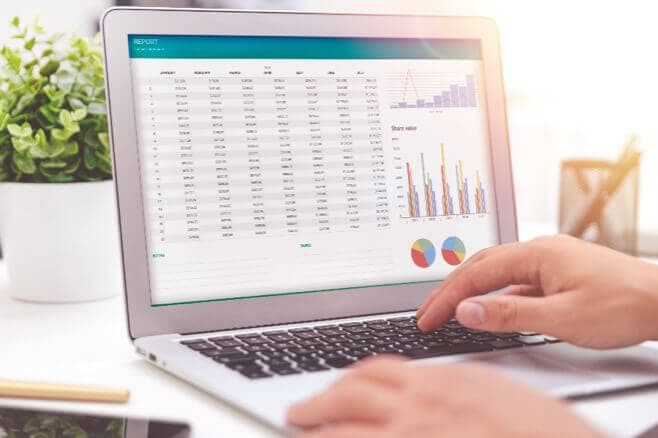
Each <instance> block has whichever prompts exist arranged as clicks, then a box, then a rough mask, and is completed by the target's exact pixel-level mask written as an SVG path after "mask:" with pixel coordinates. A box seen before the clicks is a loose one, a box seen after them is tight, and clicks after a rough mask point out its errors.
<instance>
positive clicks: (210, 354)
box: [200, 349, 223, 357]
mask: <svg viewBox="0 0 658 438" xmlns="http://www.w3.org/2000/svg"><path fill="white" fill-rule="evenodd" d="M200 353H201V354H203V355H204V356H208V357H215V356H221V355H222V353H223V352H222V350H216V349H215V350H201V351H200Z"/></svg>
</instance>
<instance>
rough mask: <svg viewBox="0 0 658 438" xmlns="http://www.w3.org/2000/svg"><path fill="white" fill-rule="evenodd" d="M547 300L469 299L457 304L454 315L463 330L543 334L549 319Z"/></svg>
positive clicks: (521, 298)
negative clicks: (465, 328) (466, 328)
mask: <svg viewBox="0 0 658 438" xmlns="http://www.w3.org/2000/svg"><path fill="white" fill-rule="evenodd" d="M549 301H550V299H548V298H544V297H525V296H515V295H499V296H491V297H477V298H469V299H467V300H464V301H462V302H461V303H459V305H458V306H457V310H456V312H455V313H456V315H455V316H456V317H457V320H458V321H459V322H460V323H461V324H462V325H463V326H464V327H469V328H473V329H478V330H490V331H498V332H506V331H536V332H540V333H545V332H547V331H551V330H547V325H550V320H551V319H553V318H550V316H549V314H550V304H551V303H549ZM548 328H550V327H548Z"/></svg>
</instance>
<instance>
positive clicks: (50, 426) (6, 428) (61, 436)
mask: <svg viewBox="0 0 658 438" xmlns="http://www.w3.org/2000/svg"><path fill="white" fill-rule="evenodd" d="M123 426H124V421H123V420H120V419H112V418H97V417H90V416H84V415H67V414H51V413H45V412H38V411H27V410H20V409H9V408H0V438H122V437H123V429H124V427H123Z"/></svg>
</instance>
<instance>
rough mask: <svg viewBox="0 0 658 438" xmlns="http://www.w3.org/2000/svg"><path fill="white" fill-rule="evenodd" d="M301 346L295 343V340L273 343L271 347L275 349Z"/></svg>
mask: <svg viewBox="0 0 658 438" xmlns="http://www.w3.org/2000/svg"><path fill="white" fill-rule="evenodd" d="M296 347H299V345H297V344H295V343H294V342H277V343H274V344H271V348H273V349H274V350H286V349H288V348H296Z"/></svg>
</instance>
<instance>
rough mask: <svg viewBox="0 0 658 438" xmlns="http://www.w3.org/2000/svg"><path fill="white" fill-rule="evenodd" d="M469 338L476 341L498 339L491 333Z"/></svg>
mask: <svg viewBox="0 0 658 438" xmlns="http://www.w3.org/2000/svg"><path fill="white" fill-rule="evenodd" d="M468 338H469V339H473V340H474V341H493V340H495V339H496V337H495V336H494V335H492V334H491V333H478V334H476V335H470V336H469V337H468Z"/></svg>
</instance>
